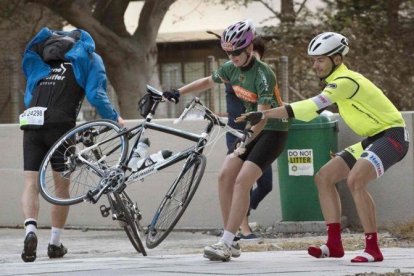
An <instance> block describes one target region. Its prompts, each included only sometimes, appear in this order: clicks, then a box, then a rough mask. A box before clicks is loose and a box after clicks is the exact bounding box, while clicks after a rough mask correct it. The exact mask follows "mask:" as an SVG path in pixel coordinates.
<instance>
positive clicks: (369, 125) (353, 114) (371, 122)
mask: <svg viewBox="0 0 414 276" xmlns="http://www.w3.org/2000/svg"><path fill="white" fill-rule="evenodd" d="M325 82H326V86H325V88H324V89H323V91H322V92H321V93H320V94H319V95H317V96H315V97H313V98H310V99H307V100H303V101H299V102H295V103H292V104H291V107H292V110H293V113H294V116H295V118H296V119H299V120H302V121H310V120H311V119H313V118H315V117H316V116H317V115H318V113H317V111H318V110H320V109H322V108H325V107H327V106H329V105H331V104H333V103H336V104H337V105H338V108H339V114H340V115H341V116H342V118H343V119H344V121H345V123H346V124H347V125H348V126H349V127H350V128H351V129H352V130H353V131H354V132H355V133H356V134H358V135H360V136H373V135H375V134H377V133H379V132H381V131H384V130H386V129H388V128H392V127H404V126H405V122H404V119H403V118H402V115H401V113H400V112H399V111H398V110H397V108H396V107H395V106H394V105H393V104H392V103H391V101H390V100H389V99H388V98H387V97H386V96H385V95H384V93H383V92H382V91H381V89H379V88H378V87H377V86H375V85H374V84H373V83H372V82H371V81H370V80H368V79H367V78H365V77H364V76H363V75H361V74H359V73H357V72H354V71H352V70H349V69H348V68H347V67H346V66H345V65H344V64H341V65H340V66H339V67H338V68H337V69H336V70H335V71H334V72H333V73H332V74H331V75H330V76H329V77H327V78H326V80H325Z"/></svg>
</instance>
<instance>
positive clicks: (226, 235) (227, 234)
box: [220, 230, 236, 247]
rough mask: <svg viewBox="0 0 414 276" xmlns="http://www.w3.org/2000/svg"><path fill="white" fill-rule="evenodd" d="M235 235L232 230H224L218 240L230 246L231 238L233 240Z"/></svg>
mask: <svg viewBox="0 0 414 276" xmlns="http://www.w3.org/2000/svg"><path fill="white" fill-rule="evenodd" d="M235 236H236V235H235V234H233V233H232V232H229V231H227V230H224V233H223V236H222V237H221V239H220V241H222V242H224V243H225V244H226V245H228V246H229V247H230V246H231V245H232V243H233V240H234V237H235Z"/></svg>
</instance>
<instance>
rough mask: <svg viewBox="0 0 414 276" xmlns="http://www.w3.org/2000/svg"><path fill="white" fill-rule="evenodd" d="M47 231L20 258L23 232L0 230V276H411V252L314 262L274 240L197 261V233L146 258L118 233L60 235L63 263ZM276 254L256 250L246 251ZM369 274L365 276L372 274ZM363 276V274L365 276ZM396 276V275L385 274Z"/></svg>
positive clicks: (174, 239)
mask: <svg viewBox="0 0 414 276" xmlns="http://www.w3.org/2000/svg"><path fill="white" fill-rule="evenodd" d="M49 231H50V230H48V229H46V230H39V232H38V238H39V244H38V249H37V255H38V256H37V259H36V261H35V262H34V263H24V262H23V261H22V260H21V258H20V254H21V250H22V248H23V235H24V231H23V229H0V237H1V239H0V275H45V274H47V275H53V274H58V273H59V274H62V275H99V276H103V275H183V274H185V275H207V274H209V275H274V274H279V273H280V274H283V275H309V276H316V275H356V274H358V275H364V273H371V272H375V273H378V274H381V273H383V274H385V273H390V272H394V271H395V270H396V269H399V270H400V271H401V272H402V273H404V274H400V275H409V274H408V272H412V275H414V248H384V249H383V253H384V256H385V258H386V259H385V261H384V262H380V263H367V264H353V263H351V262H350V260H351V258H353V257H354V256H355V255H356V254H357V253H358V251H347V252H346V255H345V257H344V258H342V259H323V260H320V259H315V258H311V257H309V256H308V255H307V252H306V251H304V250H301V251H286V250H278V242H279V241H278V239H265V240H264V243H263V244H262V245H260V246H257V247H254V246H251V245H250V246H244V247H243V246H242V248H248V249H249V252H243V253H242V256H241V257H240V258H234V259H232V260H231V261H230V262H228V263H223V262H211V261H208V260H207V259H204V258H203V257H202V248H203V247H204V246H205V245H207V244H211V243H214V242H216V241H217V237H215V236H211V235H206V234H202V233H189V232H177V233H172V234H171V235H170V236H169V237H167V239H166V240H165V241H164V242H163V243H161V245H159V246H158V247H157V248H155V249H152V250H150V249H148V250H147V253H148V256H147V257H143V256H142V255H139V254H137V253H135V251H134V250H133V247H132V246H131V244H130V243H129V240H128V238H127V237H126V234H125V233H124V232H122V231H81V230H65V231H64V234H63V243H64V244H65V246H67V247H68V249H69V252H68V254H67V255H66V256H65V257H64V258H63V259H54V260H50V259H49V258H48V257H47V254H46V248H47V244H48V242H49ZM269 249H271V250H277V251H260V252H252V250H257V251H259V250H269ZM378 274H369V275H378ZM367 275H368V274H367ZM389 275H397V274H389Z"/></svg>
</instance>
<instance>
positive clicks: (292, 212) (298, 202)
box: [277, 115, 338, 221]
mask: <svg viewBox="0 0 414 276" xmlns="http://www.w3.org/2000/svg"><path fill="white" fill-rule="evenodd" d="M337 124H338V121H337V120H336V119H334V117H333V116H322V115H320V116H318V117H316V118H315V119H313V120H312V121H309V122H304V121H299V120H294V121H293V123H292V126H291V127H290V130H289V135H288V141H287V145H286V147H285V150H284V151H283V152H282V154H281V155H280V156H279V157H278V161H277V163H278V173H279V189H280V199H281V207H282V220H283V221H323V220H324V219H323V216H322V212H321V208H320V205H319V198H318V191H317V188H316V185H315V181H314V174H315V173H316V172H317V171H318V170H319V169H320V168H321V167H322V166H323V165H324V164H325V163H327V162H328V161H329V159H330V158H331V153H335V152H337V149H338V127H337Z"/></svg>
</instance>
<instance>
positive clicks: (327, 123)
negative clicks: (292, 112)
mask: <svg viewBox="0 0 414 276" xmlns="http://www.w3.org/2000/svg"><path fill="white" fill-rule="evenodd" d="M337 123H338V120H337V119H336V116H335V115H333V114H329V115H319V116H318V117H316V118H314V119H313V120H311V121H309V122H305V121H301V120H297V119H294V120H293V122H292V125H291V127H290V129H313V128H317V129H319V128H334V127H336V124H337Z"/></svg>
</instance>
